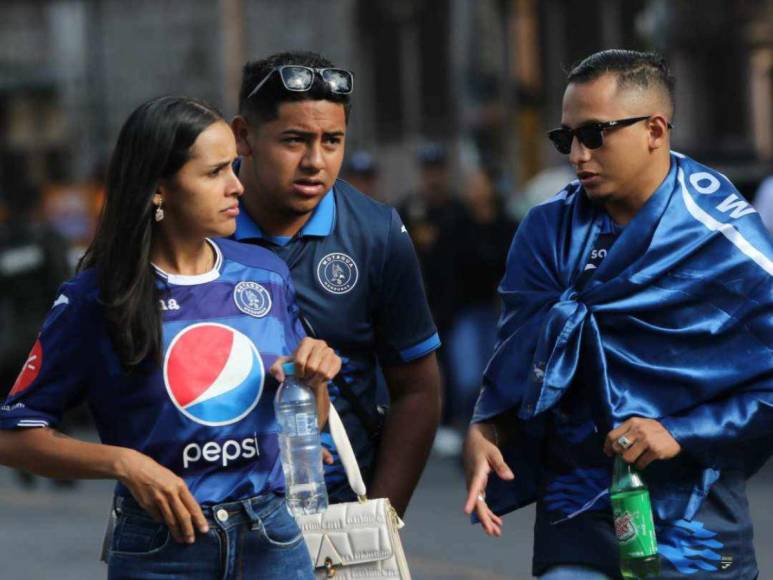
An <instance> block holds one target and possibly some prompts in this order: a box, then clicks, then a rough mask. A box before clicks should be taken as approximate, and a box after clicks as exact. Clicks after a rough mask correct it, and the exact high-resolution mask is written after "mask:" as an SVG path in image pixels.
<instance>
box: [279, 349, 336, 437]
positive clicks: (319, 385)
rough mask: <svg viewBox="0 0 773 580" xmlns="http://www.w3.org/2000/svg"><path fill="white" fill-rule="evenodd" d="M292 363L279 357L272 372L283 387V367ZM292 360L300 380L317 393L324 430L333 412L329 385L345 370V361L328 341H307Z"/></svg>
mask: <svg viewBox="0 0 773 580" xmlns="http://www.w3.org/2000/svg"><path fill="white" fill-rule="evenodd" d="M288 360H290V359H289V357H279V358H278V359H277V360H276V362H275V363H274V364H273V365H272V366H271V369H270V370H269V372H270V373H271V374H272V375H273V376H274V378H276V380H278V381H279V382H280V383H281V382H282V381H283V380H284V378H285V375H284V371H283V370H282V364H283V363H285V362H287V361H288ZM292 360H293V361H294V362H295V373H296V376H297V377H298V378H299V379H302V380H303V382H304V383H305V384H307V385H308V386H309V387H310V388H311V390H312V391H314V396H315V397H316V398H317V418H318V420H319V427H320V429H321V428H322V426H323V425H324V424H325V423H326V422H327V416H328V413H329V408H330V397H329V396H328V392H327V384H328V383H329V382H330V381H331V380H333V378H334V377H335V376H336V375H337V374H338V373H339V371H340V370H341V357H339V356H338V355H337V354H336V353H335V351H334V350H333V349H332V348H330V347H329V346H328V345H327V343H326V342H325V341H324V340H318V339H316V338H308V337H307V338H304V339H303V340H302V341H301V343H300V344H299V345H298V348H297V349H296V350H295V353H294V354H293V356H292Z"/></svg>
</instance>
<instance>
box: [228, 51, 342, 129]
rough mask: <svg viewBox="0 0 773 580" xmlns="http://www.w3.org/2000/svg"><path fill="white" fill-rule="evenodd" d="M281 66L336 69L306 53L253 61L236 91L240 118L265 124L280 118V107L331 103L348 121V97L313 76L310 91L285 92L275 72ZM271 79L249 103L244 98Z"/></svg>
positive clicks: (330, 64) (243, 71)
mask: <svg viewBox="0 0 773 580" xmlns="http://www.w3.org/2000/svg"><path fill="white" fill-rule="evenodd" d="M283 65H300V66H307V67H310V68H335V65H334V64H333V63H332V62H330V61H329V60H327V59H326V58H325V57H323V56H321V55H319V54H317V53H315V52H306V51H296V52H280V53H277V54H272V55H271V56H269V57H268V58H265V59H263V60H254V61H251V62H248V63H247V64H245V65H244V69H243V70H242V86H241V89H240V90H239V114H240V115H241V116H243V117H245V118H247V119H249V120H251V121H256V122H267V121H273V120H274V119H276V118H277V117H279V105H281V104H282V103H287V102H293V101H331V102H333V103H340V104H341V105H343V107H344V113H345V114H346V120H347V121H348V120H349V110H350V108H351V103H350V100H349V97H350V95H341V94H337V93H333V92H332V91H331V90H330V88H329V87H328V85H327V83H325V81H323V80H322V78H320V76H319V75H318V74H316V73H315V74H314V80H313V81H312V85H311V88H310V89H309V90H308V91H304V92H294V91H288V90H287V89H285V87H284V85H283V84H282V79H281V78H280V77H279V74H278V73H277V72H276V71H274V69H275V68H276V67H279V66H283ZM269 74H270V75H271V77H270V78H269V79H268V81H266V83H265V84H264V85H263V86H262V87H260V90H259V91H258V92H257V93H256V94H254V95H253V96H252V97H250V98H249V99H248V98H247V96H248V95H249V94H250V93H251V92H252V90H253V89H254V88H255V87H256V86H257V85H258V83H259V82H260V81H262V80H263V79H264V78H266V76H267V75H269Z"/></svg>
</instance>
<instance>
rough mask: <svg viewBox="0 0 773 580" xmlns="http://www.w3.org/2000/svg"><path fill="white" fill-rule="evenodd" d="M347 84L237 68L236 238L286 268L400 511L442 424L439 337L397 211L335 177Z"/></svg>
mask: <svg viewBox="0 0 773 580" xmlns="http://www.w3.org/2000/svg"><path fill="white" fill-rule="evenodd" d="M352 89H353V78H352V73H351V72H349V71H347V70H344V69H339V68H336V67H335V66H334V65H333V64H332V63H331V62H330V61H328V60H327V59H325V58H323V57H322V56H320V55H318V54H314V53H309V52H290V53H281V54H275V55H272V56H269V57H268V58H266V59H263V60H257V61H253V62H249V63H247V64H246V65H245V67H244V75H243V79H242V86H241V91H240V99H239V116H237V117H236V118H235V119H234V121H233V123H232V127H233V130H234V133H235V135H236V139H237V143H238V148H239V155H240V156H241V166H240V168H239V177H240V179H241V180H242V182H243V183H244V187H245V193H244V197H243V199H242V204H241V205H242V213H241V214H240V215H239V219H238V221H237V229H236V234H235V235H234V238H235V239H236V240H238V241H240V242H245V243H248V244H252V245H254V246H256V247H255V251H256V252H262V251H263V249H262V248H268V249H269V250H271V251H272V252H274V253H275V254H277V255H278V256H279V257H280V258H282V259H283V260H285V261H286V262H287V265H288V267H289V268H290V271H291V272H292V275H293V282H294V284H295V288H296V291H297V296H298V303H299V305H300V308H301V313H302V318H303V320H304V322H305V324H306V328H307V331H308V332H309V334H312V335H315V336H318V337H320V338H323V339H324V340H326V341H327V342H328V343H329V344H330V345H331V346H333V347H334V348H335V349H336V351H337V352H338V353H339V354H340V355H341V357H342V359H343V361H344V364H343V370H342V372H341V374H340V375H339V377H337V378H336V380H335V381H334V383H332V384H331V385H330V397H331V400H332V401H333V403H334V404H335V406H336V409H337V410H338V412H339V414H340V415H341V417H342V419H343V422H344V424H345V426H346V430H347V432H348V434H349V437H350V439H351V440H352V446H353V447H354V451H355V453H356V454H357V459H358V461H359V464H360V467H361V468H362V470H363V472H364V474H365V477H366V479H367V481H366V483H367V484H368V489H369V491H370V493H371V495H373V496H374V497H388V498H389V499H390V500H391V502H392V504H393V505H394V507H395V508H396V509H397V511H398V513H400V514H402V513H403V512H404V511H405V509H406V507H407V506H408V502H409V500H410V498H411V494H412V493H413V490H414V488H415V487H416V484H417V483H418V480H419V476H420V475H421V472H422V470H423V468H424V465H425V463H426V460H427V455H428V453H429V448H430V445H431V443H432V437H433V436H434V433H435V429H436V427H437V421H438V414H439V406H440V402H439V381H440V379H439V372H438V368H437V362H436V360H435V354H434V352H435V350H436V349H437V348H438V346H439V345H440V341H439V339H438V335H437V332H436V329H435V325H434V323H433V321H432V317H431V315H430V312H429V309H428V307H427V301H426V298H425V297H424V290H423V288H422V284H421V275H420V272H419V267H418V264H417V262H416V255H415V252H414V249H413V245H412V243H411V239H410V237H409V236H408V234H407V232H406V229H405V227H404V226H403V224H402V222H401V221H400V218H399V216H398V215H397V212H396V211H395V210H394V209H392V208H391V207H389V206H387V205H384V204H382V203H379V202H376V201H374V200H372V199H370V198H368V197H367V196H365V195H363V194H362V193H360V192H359V191H357V190H355V189H354V188H353V187H352V186H351V185H349V184H348V183H346V182H344V181H341V180H339V179H338V174H339V171H340V169H341V164H342V163H343V159H344V148H345V143H346V132H347V121H348V116H349V108H350V100H351V98H352ZM380 372H383V376H384V378H385V382H386V386H387V388H388V391H389V399H390V403H389V408H388V410H386V411H385V412H384V413H382V412H381V409H380V408H379V400H380V398H381V394H380V393H379V373H380ZM323 444H324V445H325V446H326V448H327V449H328V450H329V451H330V452H331V454H332V459H333V464H332V465H327V466H326V473H325V479H326V483H327V486H328V494H329V497H330V500H331V501H332V502H343V501H351V500H354V499H355V498H354V494H353V492H352V490H351V488H350V487H349V484H348V482H347V479H346V476H345V473H344V471H343V467H342V465H341V463H340V461H338V457H337V453H336V450H335V448H334V446H333V441H332V438H331V437H330V434H329V433H323Z"/></svg>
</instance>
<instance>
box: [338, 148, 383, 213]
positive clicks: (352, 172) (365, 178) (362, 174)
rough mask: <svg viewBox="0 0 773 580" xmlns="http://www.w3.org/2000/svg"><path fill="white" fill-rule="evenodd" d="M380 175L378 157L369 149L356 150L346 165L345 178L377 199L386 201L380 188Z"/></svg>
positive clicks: (356, 187)
mask: <svg viewBox="0 0 773 580" xmlns="http://www.w3.org/2000/svg"><path fill="white" fill-rule="evenodd" d="M378 177H379V171H378V165H377V164H376V159H375V157H373V155H372V154H371V153H369V152H367V151H363V150H359V151H355V152H354V153H352V155H351V156H350V157H349V160H348V161H347V162H346V163H345V165H344V175H343V178H344V179H345V180H346V181H348V182H349V185H351V186H352V187H354V189H356V190H357V191H361V192H362V193H364V194H365V195H367V196H369V197H372V198H373V199H375V200H377V201H384V199H383V197H382V195H381V191H380V190H379V184H378Z"/></svg>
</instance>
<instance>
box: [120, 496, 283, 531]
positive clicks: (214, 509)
mask: <svg viewBox="0 0 773 580" xmlns="http://www.w3.org/2000/svg"><path fill="white" fill-rule="evenodd" d="M284 506H285V497H284V496H283V495H277V494H275V493H265V494H261V495H256V496H254V497H249V498H246V499H242V500H236V501H229V502H225V503H219V504H214V505H206V506H201V511H202V512H204V517H206V518H207V521H208V522H209V524H210V525H216V526H218V527H221V528H228V527H231V526H235V525H239V524H245V523H246V524H251V525H252V526H256V525H259V524H260V521H261V520H262V519H264V518H266V517H268V516H269V515H270V514H272V513H274V511H276V510H277V509H279V508H282V509H286V508H285V507H284ZM113 509H115V512H116V514H117V515H119V516H120V515H121V514H124V513H125V514H132V515H139V516H144V517H147V518H150V517H151V516H150V514H148V512H146V511H145V510H144V509H143V508H142V507H141V506H140V504H138V503H137V500H135V499H134V498H133V497H132V496H115V497H114V498H113Z"/></svg>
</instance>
